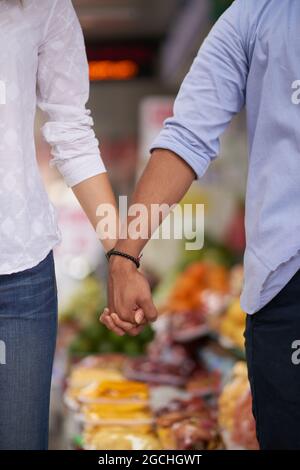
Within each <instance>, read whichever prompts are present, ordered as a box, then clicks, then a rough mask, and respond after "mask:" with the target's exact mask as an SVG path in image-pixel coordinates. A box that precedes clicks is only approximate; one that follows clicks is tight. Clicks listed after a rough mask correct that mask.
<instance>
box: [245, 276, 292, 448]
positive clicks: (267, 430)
mask: <svg viewBox="0 0 300 470" xmlns="http://www.w3.org/2000/svg"><path fill="white" fill-rule="evenodd" d="M245 337H246V354H247V363H248V370H249V380H250V385H251V390H252V396H253V414H254V417H255V420H256V429H257V438H258V441H259V444H260V448H261V449H262V450H266V449H298V450H300V270H299V271H298V272H297V273H296V274H295V276H294V277H293V278H292V279H291V280H290V281H289V283H288V284H287V285H286V286H285V287H284V288H283V289H282V290H281V291H280V293H279V294H278V295H277V296H276V297H275V298H274V299H273V300H271V302H269V303H268V304H267V305H266V306H265V307H263V308H262V309H261V310H260V311H258V312H257V313H255V314H254V315H247V324H246V332H245Z"/></svg>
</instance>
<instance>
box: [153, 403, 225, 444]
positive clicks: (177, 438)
mask: <svg viewBox="0 0 300 470" xmlns="http://www.w3.org/2000/svg"><path fill="white" fill-rule="evenodd" d="M156 423H157V432H158V436H159V438H160V440H161V443H162V446H163V448H164V449H166V450H168V449H171V450H176V449H182V450H204V449H213V448H217V446H218V445H219V442H220V441H219V439H218V429H217V421H216V416H215V413H214V412H213V410H212V409H211V408H209V407H208V405H207V404H206V403H205V402H204V401H203V400H202V399H201V398H192V399H189V400H174V401H171V402H170V403H169V405H168V406H167V407H165V408H163V409H161V410H160V411H159V412H158V414H157V421H156Z"/></svg>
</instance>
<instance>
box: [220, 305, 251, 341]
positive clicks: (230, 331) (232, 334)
mask: <svg viewBox="0 0 300 470" xmlns="http://www.w3.org/2000/svg"><path fill="white" fill-rule="evenodd" d="M245 323H246V314H245V312H243V310H242V308H241V304H240V300H239V299H238V298H236V299H234V300H233V301H232V302H231V303H230V305H229V307H228V309H227V311H226V312H225V314H224V315H223V317H222V319H221V322H220V327H219V332H220V334H221V336H223V337H224V338H226V339H228V340H229V341H231V342H232V343H233V346H237V347H238V348H240V349H244V331H245Z"/></svg>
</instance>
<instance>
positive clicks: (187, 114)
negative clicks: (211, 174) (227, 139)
mask: <svg viewBox="0 0 300 470" xmlns="http://www.w3.org/2000/svg"><path fill="white" fill-rule="evenodd" d="M245 3H246V2H245V1H244V0H236V1H235V2H234V3H233V4H232V5H231V7H230V8H228V9H227V10H226V12H225V13H224V14H223V15H222V16H221V17H220V18H219V20H218V21H217V22H216V24H215V25H214V27H213V28H212V30H211V31H210V33H209V35H208V36H207V38H206V39H205V41H204V43H203V45H202V47H201V48H200V50H199V52H198V55H197V57H196V58H195V60H194V62H193V64H192V67H191V69H190V71H189V73H188V74H187V76H186V78H185V79H184V81H183V83H182V85H181V88H180V90H179V93H178V96H177V98H176V100H175V104H174V115H173V116H172V117H171V118H169V119H167V120H166V121H165V123H164V127H163V129H162V131H161V132H160V134H159V135H158V137H157V138H156V140H155V141H154V142H153V144H152V146H151V149H150V150H151V151H153V150H155V149H157V148H162V149H167V150H171V151H173V152H174V153H176V154H177V155H179V156H180V157H181V158H183V159H184V160H185V161H186V162H187V163H188V164H189V165H190V166H191V167H192V168H193V170H194V172H195V174H196V175H197V177H198V178H199V177H201V176H202V175H203V174H204V173H205V171H206V170H207V168H208V166H209V164H210V162H211V161H212V160H213V159H215V157H216V156H217V155H218V153H219V147H220V136H221V134H222V133H223V132H224V130H225V128H226V127H227V125H228V124H229V122H230V121H231V119H232V117H233V115H234V114H236V113H237V112H239V111H240V110H241V108H242V107H243V106H244V104H245V90H246V83H247V75H248V59H247V53H246V49H247V48H246V39H247V38H246V36H247V32H246V29H247V22H246V20H244V18H245V11H244V10H245Z"/></svg>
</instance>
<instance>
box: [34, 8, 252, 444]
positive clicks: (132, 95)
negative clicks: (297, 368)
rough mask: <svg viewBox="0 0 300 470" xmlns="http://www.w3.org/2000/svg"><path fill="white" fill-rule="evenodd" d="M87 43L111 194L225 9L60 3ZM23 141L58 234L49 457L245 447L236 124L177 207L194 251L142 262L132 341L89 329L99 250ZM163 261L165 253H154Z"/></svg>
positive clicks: (158, 248) (241, 132)
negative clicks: (145, 300) (145, 293)
mask: <svg viewBox="0 0 300 470" xmlns="http://www.w3.org/2000/svg"><path fill="white" fill-rule="evenodd" d="M73 3H74V6H75V8H76V10H77V12H78V15H79V18H80V21H81V24H82V27H83V30H84V34H85V39H86V47H87V53H88V59H89V64H90V79H91V97H90V103H89V107H90V108H91V110H92V113H93V117H94V121H95V131H96V134H97V137H98V138H99V140H100V148H101V153H102V156H103V159H104V161H105V163H106V166H107V169H108V171H109V174H110V177H111V181H112V183H113V187H114V190H115V193H116V195H117V196H118V195H129V196H130V194H131V193H132V190H133V187H134V184H135V181H136V178H137V177H138V175H139V173H140V172H141V170H142V168H143V166H144V165H145V163H146V161H147V159H148V156H149V154H148V148H149V145H150V143H151V141H152V140H153V138H154V137H155V136H156V134H157V133H158V131H159V130H160V128H161V126H162V123H163V121H164V119H165V118H167V117H168V116H170V115H171V114H172V104H173V101H174V97H175V96H176V93H177V91H178V88H179V86H180V83H181V81H182V79H183V77H184V76H185V74H186V72H187V71H188V69H189V67H190V65H191V63H192V60H193V57H194V56H195V55H196V53H197V50H198V48H199V46H200V45H201V42H202V41H203V39H204V38H205V36H206V35H207V33H208V32H209V30H210V28H211V26H212V24H213V23H214V22H215V21H216V20H217V18H218V16H219V15H220V14H221V13H222V12H223V11H224V9H225V8H227V7H228V6H229V5H230V3H231V1H230V0H163V1H161V0H151V1H148V0H73ZM43 120H44V116H42V115H41V114H38V116H37V122H36V145H37V150H38V158H39V162H40V165H41V169H42V174H43V177H44V179H45V182H46V185H47V188H48V190H49V193H50V197H51V199H52V201H53V203H54V204H55V206H56V208H57V212H58V217H59V220H60V227H61V232H62V237H63V242H62V244H61V245H60V246H59V247H58V248H57V249H56V253H55V259H56V271H57V277H58V291H59V311H60V326H59V336H58V343H57V353H56V358H55V364H54V372H53V385H52V404H51V429H50V431H51V433H50V437H51V439H50V448H51V449H79V448H84V449H105V450H110V449H122V450H123V449H153V450H157V449H222V448H228V449H255V448H257V442H256V439H255V432H254V422H253V418H252V414H251V396H250V392H249V386H248V381H247V371H246V365H245V362H244V357H245V356H244V346H243V329H244V321H245V316H244V313H243V312H242V311H241V309H240V305H239V293H240V290H241V285H242V277H243V272H242V267H241V262H242V256H243V250H244V244H245V235H244V228H243V219H244V205H243V203H244V190H245V182H246V170H247V152H246V134H245V118H244V115H243V114H242V115H240V116H238V117H237V118H236V119H235V120H234V122H232V124H231V126H230V128H229V129H228V131H227V132H226V134H225V135H224V136H223V138H222V151H221V155H220V158H219V159H217V161H215V162H214V163H213V165H212V166H211V168H210V169H209V171H208V173H207V175H206V176H205V177H204V178H203V179H202V181H200V182H196V183H194V185H193V187H192V188H191V190H190V191H189V193H188V195H187V196H186V198H185V202H193V203H204V204H205V245H204V249H202V250H200V251H186V250H185V249H184V240H183V241H179V240H171V241H166V240H164V241H163V240H155V241H151V242H150V243H149V246H148V247H147V249H146V250H145V252H144V258H143V267H142V269H143V271H144V272H145V273H146V275H147V276H148V278H149V281H150V283H151V286H152V288H153V295H154V299H155V301H156V305H157V306H158V308H159V310H160V312H161V315H160V318H159V320H158V321H157V323H156V324H155V325H153V328H151V329H150V328H148V329H147V330H145V331H144V333H143V334H142V335H141V336H140V337H137V338H130V337H127V336H125V337H121V338H120V337H117V336H116V335H114V334H113V333H110V332H108V331H107V330H106V329H105V328H104V327H103V326H102V325H100V324H99V322H98V317H99V313H100V312H101V311H102V309H103V306H105V276H106V263H105V257H104V253H103V251H102V249H101V247H100V245H99V242H97V240H96V237H95V234H94V232H93V230H92V228H91V227H90V225H89V223H88V221H87V219H86V217H85V216H84V215H83V213H82V211H81V210H80V208H79V206H78V204H77V202H76V201H75V199H74V196H73V194H72V192H71V191H70V190H69V189H68V188H67V187H66V186H65V184H64V183H63V181H62V180H61V178H60V176H59V175H58V174H57V173H56V172H55V170H54V169H50V167H49V148H48V147H47V145H46V144H45V143H44V142H43V141H42V138H41V134H40V131H39V129H40V127H41V125H42V123H43ZM162 253H163V254H164V255H163V256H162Z"/></svg>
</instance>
